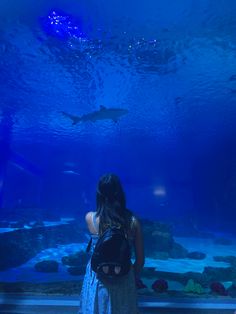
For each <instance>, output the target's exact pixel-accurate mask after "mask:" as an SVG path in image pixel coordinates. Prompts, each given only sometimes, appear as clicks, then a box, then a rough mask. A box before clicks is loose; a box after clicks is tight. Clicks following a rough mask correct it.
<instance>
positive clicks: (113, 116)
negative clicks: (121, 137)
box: [61, 106, 129, 125]
mask: <svg viewBox="0 0 236 314" xmlns="http://www.w3.org/2000/svg"><path fill="white" fill-rule="evenodd" d="M128 112H129V111H128V110H127V109H122V108H106V107H105V106H100V109H99V110H96V111H92V112H90V113H87V114H84V115H82V116H75V115H72V114H69V113H67V112H65V111H62V112H61V113H62V114H63V115H64V116H65V117H67V118H69V119H71V120H72V124H73V125H76V124H77V123H79V122H86V121H92V122H96V121H98V120H112V121H114V122H118V119H119V118H120V117H121V116H124V115H126V114H127V113H128Z"/></svg>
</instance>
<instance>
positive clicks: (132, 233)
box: [79, 174, 144, 314]
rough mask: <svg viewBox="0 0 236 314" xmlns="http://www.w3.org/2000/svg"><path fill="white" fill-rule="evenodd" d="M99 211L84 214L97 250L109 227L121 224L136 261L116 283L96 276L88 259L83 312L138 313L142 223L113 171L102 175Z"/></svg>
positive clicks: (83, 292) (82, 304)
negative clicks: (129, 207)
mask: <svg viewBox="0 0 236 314" xmlns="http://www.w3.org/2000/svg"><path fill="white" fill-rule="evenodd" d="M96 201H97V211H96V212H88V213H87V214H86V216H85V220H86V223H87V227H88V230H89V232H90V233H91V237H92V248H93V249H94V247H95V244H96V241H97V239H98V238H99V236H100V235H102V234H103V232H104V231H105V230H106V228H107V226H108V225H109V226H112V225H120V226H122V227H123V228H124V229H125V231H126V234H127V235H128V239H129V242H130V245H131V247H132V248H134V253H135V262H134V264H133V265H132V267H131V269H130V271H129V273H128V274H127V275H125V276H123V277H121V278H120V279H119V280H118V281H116V282H115V283H108V282H104V281H101V280H99V279H98V278H97V276H96V273H95V272H93V271H92V269H91V263H90V261H89V262H88V265H87V268H86V274H85V277H84V282H83V287H82V292H81V307H80V311H79V313H82V314H137V313H138V306H137V293H136V286H135V280H136V279H138V278H139V274H140V271H141V270H142V267H143V265H144V250H143V236H142V231H141V226H140V222H139V221H138V219H137V218H136V217H134V216H133V214H132V212H131V211H129V210H128V209H127V208H126V200H125V194H124V191H123V188H122V185H121V183H120V180H119V178H118V177H117V176H116V175H114V174H106V175H104V176H102V177H101V178H100V180H99V182H98V187H97V196H96Z"/></svg>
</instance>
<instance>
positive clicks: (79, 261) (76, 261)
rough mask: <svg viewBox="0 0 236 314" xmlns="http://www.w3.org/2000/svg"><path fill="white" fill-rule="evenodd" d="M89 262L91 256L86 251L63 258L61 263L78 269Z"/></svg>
mask: <svg viewBox="0 0 236 314" xmlns="http://www.w3.org/2000/svg"><path fill="white" fill-rule="evenodd" d="M88 260H89V255H88V254H87V253H86V252H85V251H79V252H76V253H74V254H70V255H68V256H63V257H62V259H61V261H62V264H64V265H68V266H72V267H77V266H84V265H86V264H87V262H88Z"/></svg>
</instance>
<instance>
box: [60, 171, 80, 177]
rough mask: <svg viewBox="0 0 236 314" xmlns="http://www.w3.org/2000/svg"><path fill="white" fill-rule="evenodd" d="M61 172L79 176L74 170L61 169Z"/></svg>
mask: <svg viewBox="0 0 236 314" xmlns="http://www.w3.org/2000/svg"><path fill="white" fill-rule="evenodd" d="M62 173H64V174H71V175H75V176H80V174H79V173H78V172H76V171H74V170H63V171H62Z"/></svg>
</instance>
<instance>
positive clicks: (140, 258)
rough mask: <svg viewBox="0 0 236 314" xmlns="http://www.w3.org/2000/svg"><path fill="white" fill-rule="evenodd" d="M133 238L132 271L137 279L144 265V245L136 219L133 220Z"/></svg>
mask: <svg viewBox="0 0 236 314" xmlns="http://www.w3.org/2000/svg"><path fill="white" fill-rule="evenodd" d="M134 226H135V238H134V248H135V262H134V271H135V276H136V277H138V276H139V274H140V272H141V270H142V268H143V266H144V263H145V257H144V245H143V233H142V228H141V224H140V222H139V221H138V219H137V218H136V219H135V224H134Z"/></svg>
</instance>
